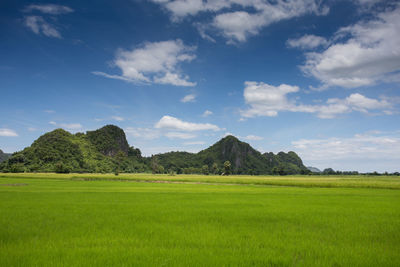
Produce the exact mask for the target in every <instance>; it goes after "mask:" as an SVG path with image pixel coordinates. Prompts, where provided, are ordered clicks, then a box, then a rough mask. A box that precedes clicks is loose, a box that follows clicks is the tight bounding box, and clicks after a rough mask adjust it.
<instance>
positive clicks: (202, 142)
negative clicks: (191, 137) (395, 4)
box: [183, 141, 206, 146]
mask: <svg viewBox="0 0 400 267" xmlns="http://www.w3.org/2000/svg"><path fill="white" fill-rule="evenodd" d="M205 143H206V142H204V141H192V142H184V143H183V144H184V145H186V146H194V145H204V144H205Z"/></svg>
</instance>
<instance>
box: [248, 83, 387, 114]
mask: <svg viewBox="0 0 400 267" xmlns="http://www.w3.org/2000/svg"><path fill="white" fill-rule="evenodd" d="M298 91H299V87H297V86H291V85H286V84H281V85H280V86H273V85H269V84H266V83H262V82H260V83H257V82H245V89H244V99H245V102H246V104H248V105H249V106H250V107H249V108H248V109H247V110H242V111H241V115H242V116H243V117H244V118H251V117H256V116H268V117H274V116H277V115H278V112H279V111H290V112H305V113H315V114H317V116H318V117H319V118H323V119H330V118H334V117H335V116H337V115H338V114H343V113H349V112H352V111H359V112H363V113H368V112H369V111H371V110H381V111H384V112H385V113H386V114H387V112H390V111H391V110H392V108H393V105H392V104H391V103H390V102H389V101H388V100H387V99H385V98H383V99H380V100H377V99H372V98H368V97H366V96H363V95H361V94H358V93H355V94H351V95H350V96H348V97H346V98H344V99H339V98H330V99H328V100H327V101H326V103H325V104H318V105H304V104H301V103H300V104H299V103H297V102H296V101H295V100H294V99H289V98H288V97H287V95H288V94H289V93H295V92H298Z"/></svg>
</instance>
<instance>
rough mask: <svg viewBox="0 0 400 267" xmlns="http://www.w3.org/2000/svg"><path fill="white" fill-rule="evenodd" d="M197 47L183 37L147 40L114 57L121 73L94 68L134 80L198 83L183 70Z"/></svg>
mask: <svg viewBox="0 0 400 267" xmlns="http://www.w3.org/2000/svg"><path fill="white" fill-rule="evenodd" d="M195 50H196V47H193V46H186V45H184V44H183V42H182V41H181V40H179V39H178V40H170V41H162V42H154V43H149V42H147V43H145V44H144V45H142V46H141V47H138V48H135V49H133V50H120V51H118V52H117V56H116V58H115V59H114V61H113V64H114V65H115V66H116V67H118V68H119V69H120V70H121V72H122V74H121V75H112V74H107V73H104V72H99V71H94V72H92V73H93V74H95V75H101V76H104V77H107V78H112V79H120V80H124V81H128V82H134V83H158V84H171V85H175V86H195V85H196V83H194V82H190V81H189V76H187V75H184V74H182V73H181V71H180V68H179V67H180V64H181V63H183V62H190V61H192V60H193V59H195V58H196V55H195V54H194V51H195Z"/></svg>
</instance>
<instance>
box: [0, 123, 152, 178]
mask: <svg viewBox="0 0 400 267" xmlns="http://www.w3.org/2000/svg"><path fill="white" fill-rule="evenodd" d="M0 170H2V171H9V172H24V171H28V172H113V171H130V172H135V171H145V170H147V166H146V165H145V164H144V160H143V159H142V156H141V153H140V150H138V149H135V148H133V147H129V146H128V142H127V141H126V137H125V133H124V131H123V130H122V129H120V128H118V127H116V126H113V125H107V126H104V127H103V128H101V129H99V130H97V131H91V132H87V133H86V134H84V133H77V134H71V133H69V132H67V131H65V130H63V129H56V130H54V131H52V132H49V133H46V134H44V135H42V136H40V137H39V138H38V139H37V140H36V141H34V142H33V144H32V145H31V146H30V147H27V148H25V149H24V150H22V151H20V152H17V153H14V154H13V155H12V157H11V158H9V159H8V160H7V161H5V162H3V163H2V164H1V165H0Z"/></svg>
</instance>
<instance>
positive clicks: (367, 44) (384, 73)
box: [302, 5, 400, 89]
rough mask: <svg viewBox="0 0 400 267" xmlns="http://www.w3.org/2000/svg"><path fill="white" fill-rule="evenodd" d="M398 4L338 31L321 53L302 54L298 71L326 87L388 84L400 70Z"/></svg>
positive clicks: (399, 10) (399, 13)
mask: <svg viewBox="0 0 400 267" xmlns="http://www.w3.org/2000/svg"><path fill="white" fill-rule="evenodd" d="M399 32H400V5H397V6H396V8H395V9H393V10H391V11H386V12H383V13H379V14H378V15H377V16H376V18H374V19H372V20H369V21H362V22H359V23H356V24H354V25H351V26H348V27H345V28H341V29H340V30H339V31H338V32H337V33H336V34H335V36H334V38H333V39H334V40H336V42H335V43H334V44H332V45H331V46H330V47H328V48H327V49H326V50H324V51H323V52H311V53H307V54H306V62H305V64H304V65H303V66H302V70H303V71H304V72H305V73H306V74H308V75H311V76H313V77H315V78H317V79H318V80H320V81H321V82H322V84H323V85H322V86H321V89H325V88H328V87H330V86H340V87H345V88H354V87H359V86H367V85H373V84H375V83H376V82H378V81H392V80H396V79H395V77H394V78H393V76H396V75H398V74H399V71H400V35H399Z"/></svg>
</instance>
